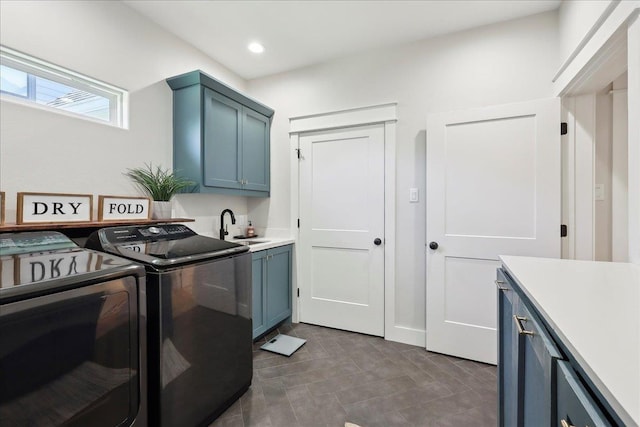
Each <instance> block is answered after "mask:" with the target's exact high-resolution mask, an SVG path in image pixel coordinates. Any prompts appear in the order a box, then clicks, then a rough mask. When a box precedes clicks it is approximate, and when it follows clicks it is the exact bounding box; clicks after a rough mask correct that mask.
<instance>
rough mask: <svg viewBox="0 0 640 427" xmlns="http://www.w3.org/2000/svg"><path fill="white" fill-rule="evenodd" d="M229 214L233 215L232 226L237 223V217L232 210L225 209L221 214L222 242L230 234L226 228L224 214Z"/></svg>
mask: <svg viewBox="0 0 640 427" xmlns="http://www.w3.org/2000/svg"><path fill="white" fill-rule="evenodd" d="M227 212H228V213H229V215H231V224H235V223H236V217H235V215H234V214H233V211H232V210H231V209H225V210H223V211H222V213H221V214H220V240H224V236H226V235H227V234H229V232H228V231H227V230H226V229H225V227H224V214H226V213H227Z"/></svg>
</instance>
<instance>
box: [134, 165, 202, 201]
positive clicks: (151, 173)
mask: <svg viewBox="0 0 640 427" xmlns="http://www.w3.org/2000/svg"><path fill="white" fill-rule="evenodd" d="M125 175H126V176H128V177H129V178H131V180H132V181H133V182H134V183H135V184H136V185H137V186H138V187H139V188H140V189H141V190H142V191H144V192H145V193H146V194H148V195H149V196H151V198H152V199H153V200H155V201H157V202H168V201H169V200H170V199H171V197H172V196H173V195H174V194H176V193H180V192H182V191H183V190H185V189H187V188H189V187H193V186H195V184H196V183H195V182H193V181H190V180H188V179H186V178H183V177H180V176H177V175H175V174H174V173H173V172H169V170H168V169H162V168H161V167H160V166H156V167H155V168H154V167H153V165H152V164H146V163H145V167H144V168H133V169H127V172H126V173H125Z"/></svg>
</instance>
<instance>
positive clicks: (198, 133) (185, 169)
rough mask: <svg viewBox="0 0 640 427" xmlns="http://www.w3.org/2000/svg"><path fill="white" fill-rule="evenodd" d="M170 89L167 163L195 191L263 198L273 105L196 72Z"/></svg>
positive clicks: (174, 82) (266, 186)
mask: <svg viewBox="0 0 640 427" xmlns="http://www.w3.org/2000/svg"><path fill="white" fill-rule="evenodd" d="M167 83H168V84H169V86H170V87H171V89H173V166H174V170H176V171H177V173H178V174H180V175H181V176H184V177H187V178H189V179H191V180H193V181H195V182H197V183H198V184H199V191H200V192H203V193H204V192H206V193H222V194H230V195H239V196H254V197H269V191H270V170H269V169H270V128H271V118H272V117H273V113H274V112H273V110H272V109H270V108H269V107H267V106H265V105H263V104H260V103H259V102H257V101H255V100H253V99H251V98H249V97H247V96H245V95H243V94H241V93H239V92H236V91H235V90H233V89H231V88H230V87H228V86H226V85H224V84H223V83H221V82H219V81H217V80H215V79H213V78H212V77H210V76H208V75H206V74H204V73H202V72H201V71H193V72H191V73H187V74H182V75H180V76H176V77H172V78H170V79H167Z"/></svg>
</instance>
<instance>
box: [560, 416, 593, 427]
mask: <svg viewBox="0 0 640 427" xmlns="http://www.w3.org/2000/svg"><path fill="white" fill-rule="evenodd" d="M560 425H561V426H562V427H576V426H574V425H573V424H569V423H568V422H567V420H565V419H564V418H563V419H561V420H560ZM587 427H588V426H587Z"/></svg>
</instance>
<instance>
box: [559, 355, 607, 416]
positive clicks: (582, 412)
mask: <svg viewBox="0 0 640 427" xmlns="http://www.w3.org/2000/svg"><path fill="white" fill-rule="evenodd" d="M557 396H558V417H557V418H558V419H557V422H556V423H555V425H557V426H559V427H566V426H575V427H585V426H589V427H604V426H611V424H610V423H609V422H608V421H606V418H605V417H604V415H603V414H602V412H601V411H600V408H598V405H597V404H596V403H595V401H594V400H593V399H592V398H591V396H590V395H589V393H588V392H587V390H586V389H585V387H584V386H583V385H582V382H581V381H580V379H579V378H578V376H577V375H576V372H575V371H574V370H573V368H572V367H571V365H570V364H569V362H565V361H562V360H559V361H558V372H557ZM563 421H564V422H565V423H566V425H563Z"/></svg>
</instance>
